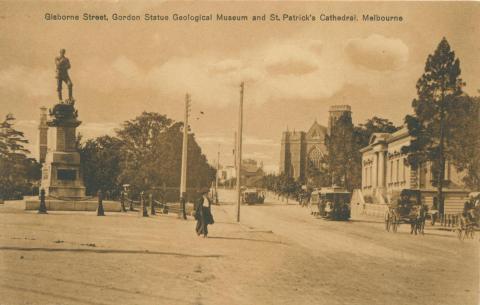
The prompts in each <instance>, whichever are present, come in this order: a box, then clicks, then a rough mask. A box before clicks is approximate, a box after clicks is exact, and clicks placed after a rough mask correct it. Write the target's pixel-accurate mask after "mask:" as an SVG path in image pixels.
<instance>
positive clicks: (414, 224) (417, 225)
mask: <svg viewBox="0 0 480 305" xmlns="http://www.w3.org/2000/svg"><path fill="white" fill-rule="evenodd" d="M426 214H427V209H426V207H425V206H424V205H415V206H412V209H411V210H410V213H409V215H408V218H409V222H410V234H413V233H415V235H417V233H418V234H422V235H423V234H424V229H425V218H426Z"/></svg>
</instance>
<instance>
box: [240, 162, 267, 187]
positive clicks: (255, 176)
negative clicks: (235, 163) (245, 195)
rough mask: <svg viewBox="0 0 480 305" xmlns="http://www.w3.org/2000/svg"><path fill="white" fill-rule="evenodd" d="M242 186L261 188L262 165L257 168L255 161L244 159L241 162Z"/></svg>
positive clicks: (263, 174) (263, 173)
mask: <svg viewBox="0 0 480 305" xmlns="http://www.w3.org/2000/svg"><path fill="white" fill-rule="evenodd" d="M241 173H242V185H244V186H261V184H262V180H263V177H264V176H265V172H264V171H263V164H261V165H260V166H258V163H257V161H256V160H253V159H245V160H243V161H242V172H241Z"/></svg>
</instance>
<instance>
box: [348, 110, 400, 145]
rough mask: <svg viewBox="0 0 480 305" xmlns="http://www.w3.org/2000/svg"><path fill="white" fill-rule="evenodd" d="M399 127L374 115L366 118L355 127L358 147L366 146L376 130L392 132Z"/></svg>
mask: <svg viewBox="0 0 480 305" xmlns="http://www.w3.org/2000/svg"><path fill="white" fill-rule="evenodd" d="M398 129H399V128H398V127H396V126H395V125H394V124H393V123H392V122H391V121H390V120H388V119H382V118H379V117H377V116H374V117H373V118H371V119H368V120H367V121H366V122H365V123H364V124H360V125H359V126H356V127H355V137H356V142H357V143H358V145H359V146H360V147H365V146H367V145H368V144H369V143H368V142H369V141H370V137H371V136H372V134H374V133H377V132H385V133H393V132H395V131H397V130H398Z"/></svg>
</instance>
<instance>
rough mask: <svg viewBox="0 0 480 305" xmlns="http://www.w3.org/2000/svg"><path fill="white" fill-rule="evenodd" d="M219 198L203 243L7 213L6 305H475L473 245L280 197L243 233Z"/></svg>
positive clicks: (245, 218) (106, 220)
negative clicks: (339, 216)
mask: <svg viewBox="0 0 480 305" xmlns="http://www.w3.org/2000/svg"><path fill="white" fill-rule="evenodd" d="M220 199H221V204H220V205H219V206H214V207H213V211H212V213H213V215H214V217H215V224H214V225H212V226H209V231H210V234H209V238H207V239H204V238H201V237H197V236H196V234H195V232H194V227H195V223H194V220H193V218H191V217H189V219H188V220H187V221H183V220H179V219H177V217H176V216H175V215H157V216H153V217H148V218H141V217H138V214H137V213H133V212H129V213H126V214H125V213H124V214H122V213H106V214H107V215H106V217H97V216H95V214H94V213H83V212H50V213H49V214H48V215H37V214H36V213H34V212H26V211H23V210H20V209H18V208H14V207H12V204H5V205H0V275H1V276H0V304H2V305H7V304H62V305H65V304H95V305H97V304H98V305H103V304H197V305H199V304H203V305H207V304H218V305H225V304H261V305H263V304H296V305H297V304H329V305H330V304H369V305H370V304H398V305H403V304H422V305H430V304H431V305H437V304H449V305H453V304H462V305H477V304H478V292H479V269H478V266H479V258H478V256H479V251H478V250H479V249H478V246H479V245H480V243H479V241H478V235H477V237H476V239H475V240H468V241H464V242H461V241H459V240H458V239H457V238H455V237H454V235H453V233H451V232H447V231H441V230H438V229H437V228H434V229H432V228H430V227H427V230H426V234H425V235H424V236H411V235H410V234H409V232H408V228H407V226H406V225H403V226H400V229H399V232H398V233H396V234H393V233H387V232H385V230H384V227H383V223H382V222H381V221H380V220H378V219H373V218H362V219H353V220H351V221H349V222H332V221H325V220H321V219H317V218H314V217H312V216H311V215H310V213H309V210H308V209H307V208H301V207H299V206H298V205H296V204H294V203H292V202H290V204H288V205H287V204H286V203H285V202H279V201H278V200H276V199H275V198H273V197H268V198H267V202H266V203H265V204H263V205H255V206H242V209H241V223H240V224H237V223H236V222H235V211H236V205H235V204H234V201H235V195H234V193H233V192H231V191H222V192H221V193H220Z"/></svg>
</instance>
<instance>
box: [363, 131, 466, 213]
mask: <svg viewBox="0 0 480 305" xmlns="http://www.w3.org/2000/svg"><path fill="white" fill-rule="evenodd" d="M410 141H411V136H410V135H409V134H408V129H407V128H406V127H403V128H401V129H400V130H398V131H396V132H394V133H374V134H373V135H372V136H371V137H370V141H369V145H368V146H367V147H364V148H363V149H361V150H360V152H361V153H362V188H361V195H362V196H363V199H364V201H365V203H374V204H386V203H388V202H389V201H390V198H391V196H392V194H393V193H394V192H400V191H401V190H403V189H419V190H420V191H421V193H422V199H423V201H424V202H425V203H426V204H427V205H430V206H431V205H432V204H433V200H434V198H435V197H436V195H437V194H436V191H437V190H436V188H435V186H434V185H433V184H432V181H433V180H434V179H433V177H432V171H431V165H430V164H425V165H423V166H421V167H420V168H419V169H417V170H414V169H412V168H411V167H410V166H408V164H407V162H406V158H407V155H406V154H402V153H401V149H402V147H403V146H406V145H409V144H410ZM462 178H463V174H462V173H461V172H458V171H457V170H456V168H455V167H454V166H453V165H452V164H450V163H449V162H447V164H446V169H445V185H446V187H445V189H444V191H445V213H456V212H458V211H461V210H462V208H463V203H464V201H465V199H466V196H467V194H468V191H467V190H466V189H465V187H464V184H463V181H462Z"/></svg>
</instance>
